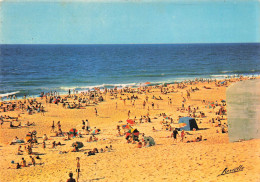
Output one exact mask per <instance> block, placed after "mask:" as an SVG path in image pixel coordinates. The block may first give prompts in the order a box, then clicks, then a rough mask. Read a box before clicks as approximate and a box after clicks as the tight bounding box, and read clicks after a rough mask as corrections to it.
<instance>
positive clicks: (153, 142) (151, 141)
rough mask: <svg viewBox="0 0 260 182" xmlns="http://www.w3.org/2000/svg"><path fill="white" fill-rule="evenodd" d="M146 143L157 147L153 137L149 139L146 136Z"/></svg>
mask: <svg viewBox="0 0 260 182" xmlns="http://www.w3.org/2000/svg"><path fill="white" fill-rule="evenodd" d="M144 141H145V142H146V143H148V142H149V145H150V146H153V145H155V141H154V139H153V138H152V137H150V136H148V137H146V136H145V137H144Z"/></svg>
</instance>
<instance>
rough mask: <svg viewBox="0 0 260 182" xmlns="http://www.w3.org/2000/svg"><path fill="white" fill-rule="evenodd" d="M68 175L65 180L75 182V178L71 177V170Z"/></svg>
mask: <svg viewBox="0 0 260 182" xmlns="http://www.w3.org/2000/svg"><path fill="white" fill-rule="evenodd" d="M69 177H70V178H69V179H68V180H67V182H76V180H75V179H74V178H72V177H73V173H72V172H70V173H69Z"/></svg>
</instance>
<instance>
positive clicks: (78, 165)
mask: <svg viewBox="0 0 260 182" xmlns="http://www.w3.org/2000/svg"><path fill="white" fill-rule="evenodd" d="M76 160H77V169H76V172H77V181H78V180H79V173H80V163H79V157H77V158H76Z"/></svg>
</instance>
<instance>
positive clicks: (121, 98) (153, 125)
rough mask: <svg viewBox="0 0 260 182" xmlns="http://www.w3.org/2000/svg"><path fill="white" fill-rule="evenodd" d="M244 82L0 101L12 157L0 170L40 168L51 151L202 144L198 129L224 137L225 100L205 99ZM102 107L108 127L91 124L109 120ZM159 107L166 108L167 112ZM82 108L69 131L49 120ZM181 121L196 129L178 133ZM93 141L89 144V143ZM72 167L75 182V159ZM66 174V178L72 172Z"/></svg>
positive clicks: (188, 83) (202, 81) (198, 82)
mask: <svg viewBox="0 0 260 182" xmlns="http://www.w3.org/2000/svg"><path fill="white" fill-rule="evenodd" d="M247 79H252V78H251V77H236V78H229V79H225V80H213V79H195V80H192V81H191V80H190V81H183V82H180V83H174V84H162V85H151V83H146V84H145V85H144V86H142V87H139V88H133V87H126V88H117V87H115V88H113V89H103V90H101V89H100V88H95V89H94V90H89V91H85V92H78V91H75V90H69V91H68V94H66V95H59V94H58V93H57V92H56V91H54V92H49V93H45V92H42V93H41V94H40V97H39V98H28V97H26V95H25V96H24V98H23V99H17V97H16V96H12V97H9V100H8V101H7V100H6V101H3V100H2V101H0V121H1V128H2V131H1V135H2V136H4V135H5V133H4V132H6V131H11V132H10V133H11V134H12V135H13V138H12V139H9V141H7V142H3V141H6V140H4V139H2V141H1V143H2V144H3V143H4V144H5V146H8V145H9V146H10V147H14V148H16V149H15V153H13V154H12V155H13V156H14V157H13V159H14V160H12V161H11V164H10V165H8V166H6V168H7V169H20V168H26V167H29V166H35V167H37V166H44V165H46V163H48V161H45V162H42V161H43V160H44V158H45V157H46V156H47V155H52V154H53V153H56V154H62V155H69V154H70V153H82V154H84V155H86V156H94V155H101V154H102V153H107V152H116V151H117V149H116V148H114V144H115V145H117V144H118V142H119V141H121V142H122V144H123V145H126V146H129V144H132V145H133V146H135V148H137V149H140V148H148V147H149V148H150V147H153V146H156V144H157V142H158V141H160V139H161V138H165V139H168V143H171V144H176V145H180V144H181V143H188V144H191V143H193V142H201V143H202V142H207V140H208V138H207V137H208V136H209V135H207V134H205V136H204V135H203V132H202V131H203V130H206V129H207V128H204V126H205V125H206V126H207V127H209V128H214V131H215V133H216V134H219V135H221V134H227V133H228V123H227V108H226V105H227V103H226V100H225V99H226V98H223V97H222V98H220V97H217V98H216V97H215V96H214V97H212V98H211V96H210V92H211V90H216V89H218V88H226V87H228V86H229V85H230V84H232V83H233V82H237V81H241V80H247ZM202 90H203V92H207V91H209V95H208V96H207V97H203V96H202V97H201V99H199V98H200V97H198V93H200V92H201V91H202ZM196 94H197V96H196V98H194V95H196ZM105 103H110V105H109V109H110V110H111V113H112V110H113V113H120V114H118V115H120V117H118V120H116V121H113V122H111V124H109V123H106V124H104V125H102V124H99V123H98V122H97V120H99V121H100V120H102V119H103V118H105V117H108V118H109V117H110V111H109V110H106V113H104V112H103V109H100V108H99V107H100V106H102V105H104V104H105ZM162 108H171V110H172V111H171V112H169V110H167V109H162ZM54 109H55V111H52V110H54ZM86 110H88V114H86V116H85V117H84V118H79V117H76V116H75V118H77V120H76V121H73V123H74V125H73V126H72V127H71V124H68V123H67V122H66V121H63V120H65V119H64V118H62V117H61V118H57V117H55V114H57V113H58V112H81V113H82V112H85V111H86ZM49 113H51V115H49ZM122 113H123V114H122ZM89 115H91V116H89ZM73 116H74V115H73ZM80 116H82V115H80ZM64 117H66V116H64ZM183 117H189V118H193V119H194V120H195V121H196V124H197V126H198V127H197V128H196V127H193V128H190V129H189V130H186V129H185V130H184V127H185V126H187V124H185V123H179V119H180V118H183ZM30 118H34V119H37V118H46V119H48V120H49V119H50V118H51V120H50V121H49V122H48V123H46V124H44V127H42V124H40V123H39V121H37V120H30ZM72 118H73V117H72ZM114 118H117V117H114ZM41 120H42V119H41ZM94 120H95V121H94ZM63 124H64V127H63ZM108 124H109V127H108ZM37 125H41V129H40V130H41V131H38V130H37V129H38V128H37ZM102 126H103V127H102ZM202 126H203V127H202ZM68 128H70V129H68ZM144 128H145V129H144ZM11 129H12V130H11ZM25 129H26V130H25ZM160 132H161V133H163V136H161V135H160V137H158V134H157V133H160ZM16 134H17V135H16ZM93 143H95V146H94V145H91V144H93ZM112 146H113V147H112ZM90 147H91V148H90ZM68 157H69V156H68ZM81 167H82V165H81ZM76 168H77V172H76V173H77V175H76V177H77V180H79V179H80V164H79V157H78V158H77V166H76ZM69 175H70V178H71V179H72V173H70V174H69ZM35 178H36V177H35Z"/></svg>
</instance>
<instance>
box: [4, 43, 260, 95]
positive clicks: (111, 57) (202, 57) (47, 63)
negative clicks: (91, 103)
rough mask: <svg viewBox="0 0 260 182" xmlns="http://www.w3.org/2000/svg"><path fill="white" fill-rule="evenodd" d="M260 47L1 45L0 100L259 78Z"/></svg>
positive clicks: (200, 45)
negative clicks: (146, 84) (202, 80)
mask: <svg viewBox="0 0 260 182" xmlns="http://www.w3.org/2000/svg"><path fill="white" fill-rule="evenodd" d="M259 62H260V44H258V43H254V44H253V43H252V44H154V45H153V44H148V45H0V96H2V97H3V96H6V95H9V94H14V93H16V95H17V96H18V97H19V96H20V97H21V96H23V95H24V94H26V95H30V96H37V95H39V93H40V92H42V91H44V92H50V91H57V92H60V93H65V92H66V93H67V92H68V89H76V90H79V91H83V90H88V89H92V88H93V87H96V86H98V87H102V88H103V87H108V88H113V87H114V86H118V87H123V86H139V85H140V84H142V83H144V82H151V83H154V84H156V83H173V82H176V81H183V80H188V79H195V78H213V79H215V78H225V77H227V76H231V75H238V74H239V75H255V76H257V75H259V73H260V64H259Z"/></svg>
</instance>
